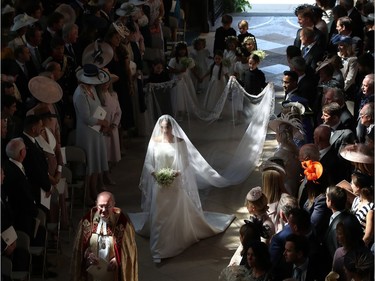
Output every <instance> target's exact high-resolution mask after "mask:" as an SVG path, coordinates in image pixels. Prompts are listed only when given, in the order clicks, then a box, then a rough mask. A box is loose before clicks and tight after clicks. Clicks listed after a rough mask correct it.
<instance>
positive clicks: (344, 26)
mask: <svg viewBox="0 0 375 281" xmlns="http://www.w3.org/2000/svg"><path fill="white" fill-rule="evenodd" d="M353 28H355V27H354V25H353V21H352V19H351V18H350V17H348V16H343V17H340V18H338V19H337V22H336V30H337V35H333V36H332V37H331V41H330V46H329V52H331V50H335V48H333V46H332V45H335V44H337V41H338V40H340V38H341V37H342V36H344V37H349V38H351V39H352V41H351V44H352V48H353V52H354V53H355V55H356V56H360V55H362V53H363V41H362V38H360V37H359V36H358V35H355V34H354V33H353Z"/></svg>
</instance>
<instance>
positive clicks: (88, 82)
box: [73, 64, 110, 203]
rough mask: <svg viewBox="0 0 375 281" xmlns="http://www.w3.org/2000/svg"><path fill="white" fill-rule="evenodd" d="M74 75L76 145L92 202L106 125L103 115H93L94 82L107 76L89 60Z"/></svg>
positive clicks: (102, 165)
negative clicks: (83, 158)
mask: <svg viewBox="0 0 375 281" xmlns="http://www.w3.org/2000/svg"><path fill="white" fill-rule="evenodd" d="M76 76H77V79H78V81H80V84H79V85H78V87H77V89H76V90H75V92H74V95H73V103H74V108H75V111H76V115H77V129H76V146H79V147H81V148H82V149H83V150H84V151H85V152H86V165H87V170H86V175H87V184H88V187H87V190H88V192H89V195H90V198H91V200H92V201H93V202H94V201H95V200H96V196H97V193H98V190H97V182H98V178H99V175H100V174H101V173H103V172H104V171H108V161H107V153H106V147H105V142H104V136H103V135H102V133H101V130H102V128H103V127H104V128H107V127H108V126H109V123H108V121H107V120H105V119H104V117H103V118H102V119H100V118H101V117H99V118H97V117H95V115H97V114H98V113H99V110H100V109H101V106H100V105H101V103H100V100H99V97H98V95H97V93H96V90H95V85H100V84H103V83H106V82H108V81H109V80H110V76H109V74H108V73H107V72H105V71H103V70H100V69H98V67H97V66H96V65H93V64H86V65H84V66H83V68H81V69H79V70H78V71H77V73H76ZM86 203H87V202H86Z"/></svg>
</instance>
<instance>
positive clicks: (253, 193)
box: [245, 186, 275, 245]
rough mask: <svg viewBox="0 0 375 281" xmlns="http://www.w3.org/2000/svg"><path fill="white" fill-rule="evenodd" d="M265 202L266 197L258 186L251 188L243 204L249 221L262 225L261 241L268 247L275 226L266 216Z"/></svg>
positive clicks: (266, 206) (266, 207)
mask: <svg viewBox="0 0 375 281" xmlns="http://www.w3.org/2000/svg"><path fill="white" fill-rule="evenodd" d="M267 202H268V200H267V197H266V196H265V195H264V193H263V192H262V188H261V187H260V186H256V187H253V188H252V189H250V191H249V192H248V193H247V195H246V202H245V203H246V208H247V210H248V212H249V214H250V220H251V221H260V222H261V223H262V225H263V226H262V233H261V236H262V238H261V240H262V241H263V242H265V243H266V244H267V245H268V244H269V243H270V241H271V237H272V236H273V235H274V234H275V225H274V224H273V222H272V220H271V219H270V217H269V216H268V214H267V210H268V204H267Z"/></svg>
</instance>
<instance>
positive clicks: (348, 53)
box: [1, 0, 374, 280]
mask: <svg viewBox="0 0 375 281" xmlns="http://www.w3.org/2000/svg"><path fill="white" fill-rule="evenodd" d="M171 2H172V1H161V0H147V1H137V0H129V1H127V2H122V1H110V0H107V1H100V0H97V1H94V0H90V1H88V0H82V1H79V0H74V1H66V3H65V2H63V3H60V2H55V1H43V0H28V1H2V18H1V20H2V25H1V32H2V33H1V35H2V40H1V44H2V45H1V137H2V143H1V145H2V152H1V156H2V167H3V170H4V175H5V178H4V182H3V184H2V194H1V196H2V197H1V198H2V203H3V204H2V220H3V214H4V215H5V214H7V212H9V213H10V214H12V215H13V221H10V222H9V225H10V226H13V227H14V228H15V229H16V230H21V231H24V232H26V233H27V234H28V235H29V236H30V238H31V244H32V245H36V246H37V245H40V244H41V243H43V241H44V237H45V235H46V230H45V229H43V227H42V226H40V227H35V218H36V217H37V216H38V212H45V213H46V214H47V216H48V218H49V220H50V221H54V220H56V219H57V218H56V213H58V209H59V208H61V209H62V213H63V216H62V218H63V223H65V224H68V221H67V220H68V218H67V215H66V213H65V210H66V208H65V206H64V204H61V203H59V202H64V201H65V197H66V196H67V195H66V190H64V189H63V191H62V192H61V191H58V190H57V187H58V185H59V182H60V179H61V172H62V166H63V162H62V152H61V147H62V146H65V145H68V144H74V145H78V146H80V147H82V148H83V149H84V150H85V153H86V156H87V163H88V168H87V185H88V188H87V191H88V196H87V198H88V202H86V204H87V205H93V202H94V201H95V200H97V195H98V193H99V192H101V191H103V189H105V185H108V184H115V183H114V182H113V180H112V179H111V177H110V168H111V167H112V166H113V165H114V164H115V163H117V162H118V161H119V160H120V159H121V150H122V149H123V144H122V139H123V137H122V135H123V134H124V132H125V131H126V132H128V133H131V132H134V131H135V130H138V131H141V130H142V126H143V123H142V122H143V121H144V119H143V114H144V113H145V112H146V111H147V107H146V102H145V93H144V92H143V85H144V84H145V83H147V82H152V83H164V82H167V81H170V80H171V79H178V81H179V83H178V84H177V86H176V87H174V88H172V90H171V97H170V99H169V97H166V98H165V103H164V108H163V109H162V111H161V112H160V113H168V114H171V115H173V116H175V117H176V119H177V121H182V120H183V118H184V114H185V113H186V112H187V111H189V108H188V107H194V106H195V105H196V104H198V103H199V101H198V99H197V94H199V93H204V94H205V98H204V103H203V105H200V107H202V108H203V109H205V110H208V111H215V110H216V108H217V104H218V102H219V100H220V96H221V95H220V94H221V93H222V91H223V90H224V88H225V86H226V81H227V80H228V78H229V77H230V76H234V77H236V79H237V80H238V81H239V82H240V84H241V85H242V86H243V87H244V89H245V90H246V92H248V93H249V94H252V95H257V94H259V93H260V92H261V91H262V89H263V88H264V87H265V86H266V79H265V75H264V73H263V72H262V71H261V70H259V69H258V65H259V63H260V62H261V60H262V59H264V57H265V56H264V52H263V51H261V50H259V49H258V48H260V49H261V46H260V45H258V44H257V41H256V38H255V36H254V35H253V34H251V33H249V32H248V29H249V24H248V22H247V21H245V20H242V21H240V22H239V23H238V29H239V34H237V31H236V30H235V29H234V28H232V26H231V25H232V21H233V19H232V17H231V16H230V15H224V16H223V17H222V26H221V27H219V28H218V29H217V30H216V32H215V39H214V40H215V41H214V48H213V50H212V51H211V50H207V48H206V42H205V40H204V39H203V38H197V39H196V40H194V42H193V44H192V46H191V52H190V53H189V48H190V46H188V45H187V44H186V42H178V43H177V44H176V45H175V48H174V52H173V54H172V55H171V57H170V58H167V59H166V57H165V55H164V51H165V48H166V44H165V39H166V36H168V29H166V27H168V26H169V27H170V31H171V39H172V40H175V39H176V34H175V31H176V30H175V26H173V23H172V22H173V21H172V20H171V18H170V17H169V11H170V10H171ZM295 15H296V17H297V18H298V23H299V24H300V26H301V28H300V29H299V30H298V32H297V34H296V38H295V40H294V44H293V45H291V46H288V48H287V50H286V57H287V59H288V63H289V66H290V70H288V71H285V72H284V76H283V88H284V91H285V98H284V101H283V103H282V105H283V111H282V112H281V113H280V114H279V116H278V117H277V118H276V119H274V120H272V121H271V122H270V129H272V130H274V131H275V132H276V136H277V141H278V143H279V146H278V148H277V150H276V151H275V155H274V157H273V158H271V159H269V161H268V162H267V163H268V168H264V171H263V185H262V187H260V188H256V189H254V190H252V191H250V192H249V194H248V196H247V197H246V202H247V203H246V206H247V208H248V210H249V214H250V217H251V218H252V219H251V220H250V221H249V222H246V223H245V225H246V227H247V228H249V229H250V228H251V229H252V231H253V232H254V231H259V233H258V234H259V235H256V237H257V238H255V239H254V240H256V242H254V243H252V242H253V241H251V243H250V242H249V240H248V239H246V238H245V237H247V235H246V233H247V232H248V231H245V229H243V230H241V242H242V243H241V244H242V246H241V247H242V248H240V249H239V250H238V251H237V254H239V255H240V256H241V258H238V257H237V258H234V259H233V260H235V261H238V262H233V263H231V265H236V264H243V265H246V267H249V268H250V271H246V274H248V275H249V276H252V277H251V278H253V279H251V280H271V279H273V280H283V279H286V278H295V279H297V280H314V279H317V280H323V279H324V277H325V276H326V275H328V273H329V271H330V270H333V271H334V272H336V273H338V274H339V275H340V277H339V278H340V279H339V280H350V278H352V279H354V280H370V279H366V278H368V276H369V275H368V274H370V273H372V271H373V267H372V268H371V265H372V266H373V256H372V254H371V252H370V251H369V249H371V247H372V245H373V208H374V205H373V196H372V194H373V189H372V188H373V181H374V179H373V175H374V171H373V146H374V144H373V138H374V74H373V71H374V57H373V55H374V54H373V52H374V45H373V43H374V3H373V2H371V1H366V0H362V1H360V0H358V1H356V5H355V6H354V1H353V0H340V1H329V0H327V1H322V0H320V1H316V5H301V6H298V7H297V8H296V10H295ZM146 76H147V77H148V79H145V77H146ZM232 98H233V99H238V102H237V106H236V110H237V111H238V119H240V118H241V117H240V116H241V110H242V108H241V104H242V103H243V98H242V99H241V97H232ZM186 101H189V103H186ZM348 105H349V107H348ZM98 108H102V109H103V110H104V112H106V114H105V116H104V117H103V116H102V115H101V111H100V110H98ZM354 143H359V144H357V145H353V146H348V145H350V144H354ZM345 149H346V150H345ZM371 149H372V150H371ZM358 155H359V156H358ZM354 156H358V157H357V158H356V157H354ZM309 161H310V162H309ZM301 162H304V163H305V164H304V167H305V168H306V169H307V168H309V169H310V168H311V169H318V170H322V171H323V173H321V175H319V176H318V177H317V178H314V179H313V180H311V179H310V178H309V177H308V175H305V177H304V178H300V174H303V169H302V167H301V165H300V163H301ZM313 163H319V165H321V167H320V166H319V165H318V164H313ZM306 169H305V170H306ZM271 171H272V172H271ZM301 180H302V183H301ZM345 181H346V182H345ZM345 183H350V184H349V186H350V185H351V187H348V189H350V191H351V193H350V194H354V195H355V196H354V197H356V198H355V199H354V201H353V203H352V202H350V200H348V198H347V194H346V192H345V190H344V189H342V188H340V187H337V185H340V184H341V185H342V186H344V185H345ZM15 186H17V187H19V188H20V189H22V192H18V190H17V191H15V190H14V187H15ZM19 194H22V195H23V196H19ZM111 196H112V195H108V194H106V195H105V199H106V204H104V205H103V206H97V210H101V209H106V206H105V205H108V206H110V207H111V208H112V207H113V205H114V199H113V198H112V197H111ZM49 197H51V205H50V206H49V208H46V207H45V205H43V203H42V201H44V199H45V198H49ZM59 199H60V200H59ZM20 200H22V202H21V201H20ZM108 201H111V202H109V203H108ZM112 201H113V202H112ZM348 202H350V203H352V205H350V207H349V209H351V211H352V213H349V212H348V208H347V207H348V206H349V205H348V204H349V203H348ZM283 204H285V205H283ZM20 206H22V208H20ZM297 207H298V208H297ZM3 208H4V210H5V211H4V212H3ZM304 210H305V211H304ZM25 214H27V216H25ZM353 214H354V215H353ZM330 219H332V220H333V222H331V220H330ZM3 221H4V220H3ZM259 221H260V222H261V223H259ZM252 224H254V225H256V226H253V225H252ZM356 224H358V227H357V229H356V230H355V229H354V228H355V227H356V226H355V225H356ZM2 226H4V225H2ZM4 227H5V226H4ZM351 228H353V229H351ZM241 229H242V228H241ZM254 229H256V230H254ZM132 231H133V230H131V231H130V232H132ZM356 231H358V232H356ZM349 235H354V236H353V237H352V236H349ZM336 236H337V238H336ZM261 237H262V239H261ZM258 238H259V239H258ZM251 239H253V238H251ZM338 243H339V244H338ZM264 245H266V247H265V246H264ZM308 246H310V247H308ZM339 246H340V247H339ZM13 248H14V245H13V246H11V245H7V244H4V245H3V243H2V253H4V254H7V255H12V254H13V252H14V251H13V250H12V249H13ZM308 248H309V249H308ZM84 254H85V257H86V256H87V257H88V256H89V254H87V253H84ZM86 254H87V255H86ZM246 255H247V259H246ZM323 260H324V265H325V266H326V268H324V267H323V266H322V264H323V263H322V262H321V261H323ZM239 261H240V262H239ZM343 265H344V266H343ZM317 266H321V267H319V270H317ZM343 268H345V272H344V271H343ZM297 269H298V270H297ZM299 271H301V272H299ZM311 274H313V277H311V276H310V275H311ZM315 274H320V275H315ZM125 275H126V274H125ZM229 275H230V274H229ZM229 275H228V276H229ZM331 275H334V274H331ZM346 275H347V276H350V277H346ZM223 276H225V274H223ZM301 276H302V277H301ZM310 277H311V279H310ZM223 278H225V277H223ZM262 278H263V279H262ZM322 278H323V279H322ZM231 280H234V279H231Z"/></svg>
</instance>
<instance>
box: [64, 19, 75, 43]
mask: <svg viewBox="0 0 375 281" xmlns="http://www.w3.org/2000/svg"><path fill="white" fill-rule="evenodd" d="M73 28H77V29H78V25H76V24H75V23H68V24H64V26H63V29H62V38H63V39H64V41H65V40H66V39H67V38H68V37H69V34H70V32H71V31H72V30H73Z"/></svg>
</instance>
